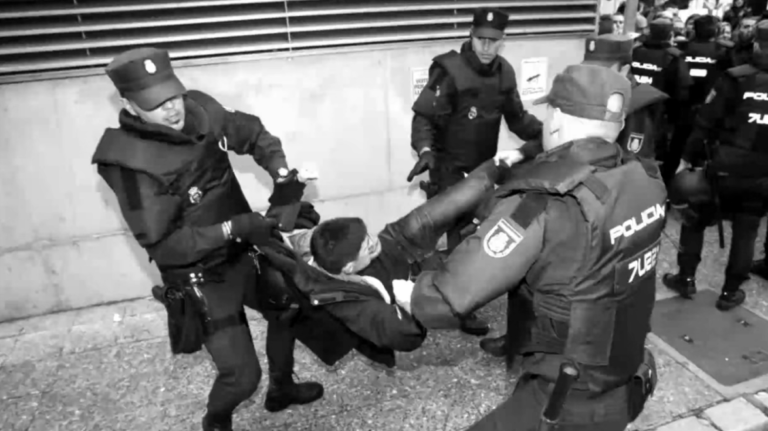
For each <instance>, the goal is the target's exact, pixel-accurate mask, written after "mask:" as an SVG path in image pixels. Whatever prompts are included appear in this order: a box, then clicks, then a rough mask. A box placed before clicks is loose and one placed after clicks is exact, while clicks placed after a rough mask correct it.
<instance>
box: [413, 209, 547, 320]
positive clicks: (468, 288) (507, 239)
mask: <svg viewBox="0 0 768 431" xmlns="http://www.w3.org/2000/svg"><path fill="white" fill-rule="evenodd" d="M520 202H521V197H520V196H519V195H516V196H513V197H510V198H508V199H505V200H504V201H501V202H500V203H499V204H498V205H497V206H496V208H495V209H494V211H493V213H492V214H491V215H490V216H489V217H488V219H486V220H485V221H484V222H483V223H482V224H481V225H480V227H479V228H478V230H477V232H475V233H474V234H473V235H472V236H470V237H469V238H467V239H466V240H464V242H462V243H461V244H460V245H459V246H458V247H457V248H456V250H454V251H453V253H452V254H451V256H450V257H449V258H448V260H447V261H446V263H445V265H444V267H443V268H441V269H440V270H438V271H427V272H423V273H422V274H421V275H419V277H418V279H417V280H416V285H415V286H414V289H413V294H412V296H411V311H412V313H413V316H414V317H415V318H416V319H417V320H418V321H420V322H421V323H422V324H423V325H424V326H426V327H427V328H430V329H447V328H457V327H459V325H460V317H462V316H466V315H467V314H469V313H471V312H472V311H474V310H475V309H477V308H479V307H482V306H483V305H485V304H487V303H488V302H490V301H492V300H493V299H495V298H497V297H499V296H501V295H502V294H504V293H505V292H507V291H508V290H510V289H514V288H516V287H517V285H518V283H519V282H520V281H521V280H522V279H523V277H525V275H526V274H527V272H528V270H529V269H530V268H531V266H532V265H533V264H534V262H536V260H537V259H538V257H539V255H540V253H541V250H542V247H543V241H544V221H543V217H544V216H543V213H542V214H539V215H538V216H537V217H536V218H535V219H534V220H533V221H532V222H531V223H530V224H529V226H528V227H527V229H524V228H523V227H522V226H520V225H519V224H518V223H517V222H515V221H514V220H513V219H512V214H513V213H515V211H516V210H517V208H518V205H519V204H520Z"/></svg>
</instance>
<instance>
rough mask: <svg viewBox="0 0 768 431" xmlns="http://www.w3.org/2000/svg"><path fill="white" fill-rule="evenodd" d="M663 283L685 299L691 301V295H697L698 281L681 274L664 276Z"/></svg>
mask: <svg viewBox="0 0 768 431" xmlns="http://www.w3.org/2000/svg"><path fill="white" fill-rule="evenodd" d="M661 281H662V282H663V283H664V285H665V286H667V287H668V288H669V289H672V290H674V291H675V292H677V294H678V295H680V296H682V297H683V298H686V299H691V295H693V294H695V293H696V279H695V278H694V277H687V276H685V275H683V274H681V273H678V274H664V277H662V279H661Z"/></svg>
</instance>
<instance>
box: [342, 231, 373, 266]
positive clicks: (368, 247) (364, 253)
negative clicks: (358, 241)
mask: <svg viewBox="0 0 768 431" xmlns="http://www.w3.org/2000/svg"><path fill="white" fill-rule="evenodd" d="M379 254H381V241H379V237H378V236H372V235H371V234H368V235H366V236H365V240H363V244H362V246H361V247H360V254H359V255H358V256H357V260H356V261H354V262H351V263H349V264H348V265H347V266H346V267H345V268H344V272H346V273H348V274H354V273H356V272H359V271H362V270H363V269H365V268H366V267H367V266H368V265H370V264H371V261H372V260H373V259H376V258H377V257H378V256H379Z"/></svg>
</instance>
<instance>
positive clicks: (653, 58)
mask: <svg viewBox="0 0 768 431" xmlns="http://www.w3.org/2000/svg"><path fill="white" fill-rule="evenodd" d="M679 53H680V51H678V50H677V49H676V48H669V47H667V48H662V47H659V48H649V47H646V46H640V47H637V48H635V50H634V51H633V52H632V69H631V70H632V74H633V75H635V79H637V82H638V83H639V84H649V85H652V86H654V87H655V88H657V89H659V90H661V91H667V88H668V86H669V85H670V84H674V83H669V82H666V79H667V78H666V76H665V75H666V74H665V69H666V68H667V67H669V65H670V63H671V62H672V60H673V59H675V58H676V57H677V56H678V55H679Z"/></svg>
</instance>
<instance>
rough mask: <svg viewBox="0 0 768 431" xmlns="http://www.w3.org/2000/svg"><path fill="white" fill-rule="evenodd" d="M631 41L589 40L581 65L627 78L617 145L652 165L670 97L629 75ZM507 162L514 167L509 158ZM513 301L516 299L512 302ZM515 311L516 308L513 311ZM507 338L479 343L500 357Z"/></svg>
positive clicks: (528, 153)
mask: <svg viewBox="0 0 768 431" xmlns="http://www.w3.org/2000/svg"><path fill="white" fill-rule="evenodd" d="M632 45H633V42H632V39H631V38H630V37H628V36H616V35H612V34H606V35H602V36H598V37H594V36H592V37H588V38H587V40H586V46H585V50H584V61H583V62H582V64H592V65H596V66H602V67H607V68H609V69H612V70H614V71H615V72H618V73H621V74H623V75H627V77H628V78H629V79H630V82H631V83H632V97H631V99H632V100H631V102H630V104H629V107H628V109H627V118H626V125H625V126H624V129H622V131H621V133H620V134H619V137H618V138H617V143H618V144H619V145H620V146H621V148H622V150H624V155H625V156H626V157H638V158H642V159H643V160H645V161H646V162H652V161H654V160H655V157H656V146H655V138H656V130H655V129H656V123H657V122H658V118H660V117H661V115H662V114H663V112H664V104H663V103H662V102H663V101H664V100H666V99H667V98H668V96H667V95H666V94H664V93H662V92H661V91H659V90H657V89H656V88H654V87H653V86H651V85H648V84H638V83H637V81H635V80H634V78H633V76H632V74H631V73H628V71H629V65H630V63H631V61H632V57H631V56H632ZM542 150H543V149H542V148H541V146H540V142H539V143H538V147H537V143H535V142H529V143H526V144H525V145H523V146H522V147H521V148H520V152H521V153H522V155H521V156H520V157H519V158H522V159H523V160H530V159H532V158H533V157H535V156H536V155H538V154H539V153H540V152H541V151H542ZM502 158H503V159H504V160H505V162H507V163H508V164H512V162H514V161H515V160H512V161H510V160H509V159H508V158H507V157H502ZM512 300H513V299H512ZM512 308H514V307H512ZM506 344H507V343H506V335H500V336H498V337H495V338H486V339H483V340H482V341H480V348H482V349H483V350H484V351H486V352H487V353H489V354H491V355H493V356H497V357H501V356H504V354H505V352H506Z"/></svg>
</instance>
